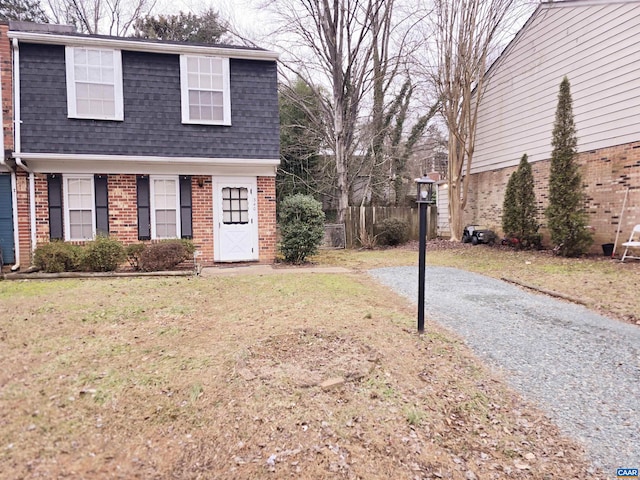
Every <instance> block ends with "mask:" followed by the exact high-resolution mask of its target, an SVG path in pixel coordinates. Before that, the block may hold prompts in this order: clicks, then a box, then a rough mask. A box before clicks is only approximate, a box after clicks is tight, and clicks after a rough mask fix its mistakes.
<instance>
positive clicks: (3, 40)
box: [0, 24, 13, 150]
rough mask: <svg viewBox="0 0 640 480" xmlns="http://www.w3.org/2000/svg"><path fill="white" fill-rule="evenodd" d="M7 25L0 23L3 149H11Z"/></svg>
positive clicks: (9, 48)
mask: <svg viewBox="0 0 640 480" xmlns="http://www.w3.org/2000/svg"><path fill="white" fill-rule="evenodd" d="M8 32H9V25H3V24H0V81H1V82H2V128H3V132H4V148H5V150H13V101H12V98H13V81H12V74H11V72H12V59H11V41H10V40H9V37H8V36H7V34H8Z"/></svg>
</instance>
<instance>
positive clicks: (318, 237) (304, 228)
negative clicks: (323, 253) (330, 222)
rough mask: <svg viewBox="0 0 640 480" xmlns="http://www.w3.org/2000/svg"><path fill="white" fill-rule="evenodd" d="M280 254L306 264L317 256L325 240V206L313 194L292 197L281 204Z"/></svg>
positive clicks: (289, 260) (289, 259)
mask: <svg viewBox="0 0 640 480" xmlns="http://www.w3.org/2000/svg"><path fill="white" fill-rule="evenodd" d="M278 217H279V223H280V234H281V241H280V252H281V253H282V255H283V256H284V260H285V261H286V262H289V263H295V264H299V263H303V262H304V261H305V260H306V259H307V257H309V256H311V255H314V254H315V253H317V251H318V248H319V247H320V244H321V243H322V239H323V237H324V212H323V211H322V205H321V204H320V202H318V201H317V200H315V199H314V198H313V197H311V196H309V195H302V194H296V195H290V196H288V197H285V198H284V199H283V200H282V202H280V213H279V215H278Z"/></svg>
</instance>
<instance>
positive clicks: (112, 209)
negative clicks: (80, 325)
mask: <svg viewBox="0 0 640 480" xmlns="http://www.w3.org/2000/svg"><path fill="white" fill-rule="evenodd" d="M0 30H1V31H0V34H1V37H0V41H1V43H2V50H0V52H1V54H2V55H3V57H2V59H3V67H4V66H5V63H4V59H5V57H4V55H6V53H7V52H6V50H8V48H7V47H8V45H9V44H8V42H9V41H11V54H12V65H13V87H11V86H8V85H7V84H6V83H5V80H7V81H8V80H11V78H9V79H7V78H5V73H6V72H5V71H4V70H3V73H2V79H3V84H2V89H3V92H2V95H3V99H5V98H7V96H10V95H11V88H13V98H14V99H15V101H14V104H13V117H14V126H15V128H14V145H13V147H14V148H13V154H12V158H13V161H14V162H15V173H14V174H13V175H14V177H15V184H16V192H15V197H17V198H16V200H17V201H16V202H14V203H15V204H17V211H18V224H19V228H18V230H19V234H18V235H17V237H19V241H17V240H16V242H15V243H16V244H17V246H18V249H17V250H18V252H19V253H20V254H19V263H20V264H21V265H22V266H28V265H29V262H30V254H31V252H32V251H33V249H34V248H35V246H36V245H37V244H39V243H42V242H48V241H51V240H65V241H70V242H78V243H82V242H84V241H87V240H91V239H92V238H94V237H95V236H96V235H97V234H100V233H103V234H109V235H110V236H111V237H114V238H117V239H118V240H121V241H122V242H123V243H125V244H130V243H136V242H142V241H155V240H161V239H168V238H188V239H192V240H193V242H194V243H195V244H196V246H197V248H198V249H199V251H200V252H201V257H200V260H201V261H202V262H203V263H205V264H212V263H213V262H234V261H260V262H272V261H273V260H274V258H275V240H276V225H275V223H276V218H275V173H276V168H277V166H278V164H279V121H278V95H277V68H276V60H277V54H275V53H274V52H270V51H266V50H261V49H254V48H243V47H235V46H223V45H216V46H213V45H199V44H187V43H177V42H159V41H149V40H139V39H133V38H118V37H105V36H97V35H91V36H90V35H80V34H76V33H73V32H69V31H68V30H66V29H62V30H60V29H59V28H58V26H54V27H50V26H39V25H34V24H14V23H11V25H10V28H9V29H8V31H7V27H6V25H5V26H2V28H0ZM7 37H8V39H9V40H8V39H7ZM9 98H10V97H9ZM4 114H5V115H7V113H6V111H5V112H4ZM5 125H6V118H5ZM5 163H8V164H9V165H10V162H5ZM0 168H1V167H0ZM1 178H2V177H0V202H2V201H3V200H2V197H1V195H2V193H1V192H2V180H1ZM14 213H15V212H14ZM0 222H2V220H1V219H0ZM0 225H2V223H0ZM0 228H2V227H0ZM5 263H6V260H5Z"/></svg>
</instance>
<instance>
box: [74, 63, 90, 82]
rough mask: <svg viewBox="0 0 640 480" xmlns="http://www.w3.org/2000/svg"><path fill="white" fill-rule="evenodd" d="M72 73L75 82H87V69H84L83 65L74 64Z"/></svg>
mask: <svg viewBox="0 0 640 480" xmlns="http://www.w3.org/2000/svg"><path fill="white" fill-rule="evenodd" d="M73 71H74V75H75V77H76V82H84V81H85V80H87V77H88V73H87V67H85V66H84V65H77V64H76V65H75V66H74V67H73Z"/></svg>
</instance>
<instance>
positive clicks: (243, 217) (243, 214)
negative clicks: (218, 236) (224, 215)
mask: <svg viewBox="0 0 640 480" xmlns="http://www.w3.org/2000/svg"><path fill="white" fill-rule="evenodd" d="M240 222H241V223H249V212H245V211H242V212H240Z"/></svg>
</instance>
